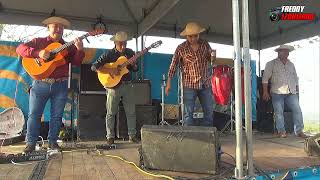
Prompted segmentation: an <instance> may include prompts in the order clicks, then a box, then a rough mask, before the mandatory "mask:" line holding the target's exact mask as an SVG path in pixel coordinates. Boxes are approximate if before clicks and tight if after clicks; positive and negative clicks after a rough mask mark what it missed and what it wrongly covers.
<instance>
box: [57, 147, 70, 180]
mask: <svg viewBox="0 0 320 180" xmlns="http://www.w3.org/2000/svg"><path fill="white" fill-rule="evenodd" d="M60 179H64V180H72V179H73V160H72V151H68V152H63V159H62V164H61V174H60Z"/></svg>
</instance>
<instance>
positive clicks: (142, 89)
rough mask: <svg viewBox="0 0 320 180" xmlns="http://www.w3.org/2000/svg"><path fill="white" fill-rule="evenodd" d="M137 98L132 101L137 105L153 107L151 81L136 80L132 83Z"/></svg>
mask: <svg viewBox="0 0 320 180" xmlns="http://www.w3.org/2000/svg"><path fill="white" fill-rule="evenodd" d="M132 86H133V91H134V94H135V96H134V97H132V100H133V102H134V103H135V104H143V105H146V104H148V105H151V81H150V80H147V79H146V80H134V81H132Z"/></svg>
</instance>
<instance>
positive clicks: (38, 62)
mask: <svg viewBox="0 0 320 180" xmlns="http://www.w3.org/2000/svg"><path fill="white" fill-rule="evenodd" d="M35 61H36V63H37V64H38V66H39V67H40V66H42V65H41V62H40V61H39V59H38V58H35Z"/></svg>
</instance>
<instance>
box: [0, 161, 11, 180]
mask: <svg viewBox="0 0 320 180" xmlns="http://www.w3.org/2000/svg"><path fill="white" fill-rule="evenodd" d="M12 169H13V164H0V172H1V173H0V179H7V176H8V175H9V174H10V173H11V172H12Z"/></svg>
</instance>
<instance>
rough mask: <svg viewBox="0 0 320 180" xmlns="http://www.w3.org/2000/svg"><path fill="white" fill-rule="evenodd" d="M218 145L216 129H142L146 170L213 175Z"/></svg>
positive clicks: (142, 152) (216, 164)
mask: <svg viewBox="0 0 320 180" xmlns="http://www.w3.org/2000/svg"><path fill="white" fill-rule="evenodd" d="M219 149H220V143H219V138H218V133H217V130H216V128H215V127H201V126H156V125H144V126H143V127H142V129H141V152H140V153H141V157H142V163H143V165H144V166H145V167H146V168H149V169H158V170H169V171H183V172H195V173H207V174H216V172H217V168H218V160H219Z"/></svg>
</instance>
